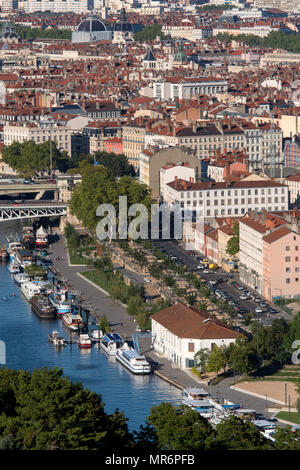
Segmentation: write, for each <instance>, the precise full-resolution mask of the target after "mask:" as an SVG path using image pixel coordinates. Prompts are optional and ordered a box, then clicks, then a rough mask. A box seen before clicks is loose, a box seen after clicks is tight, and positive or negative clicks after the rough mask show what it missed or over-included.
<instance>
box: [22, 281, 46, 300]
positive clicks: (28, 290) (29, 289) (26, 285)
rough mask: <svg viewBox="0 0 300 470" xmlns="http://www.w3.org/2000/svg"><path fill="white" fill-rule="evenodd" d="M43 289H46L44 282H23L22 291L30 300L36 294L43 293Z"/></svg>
mask: <svg viewBox="0 0 300 470" xmlns="http://www.w3.org/2000/svg"><path fill="white" fill-rule="evenodd" d="M42 291H45V283H44V282H39V281H29V282H23V284H21V292H22V294H23V295H24V297H25V298H26V299H27V300H28V301H29V300H30V299H31V298H32V297H33V296H34V295H39V294H41V292H42Z"/></svg>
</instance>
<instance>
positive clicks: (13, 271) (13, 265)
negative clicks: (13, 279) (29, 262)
mask: <svg viewBox="0 0 300 470" xmlns="http://www.w3.org/2000/svg"><path fill="white" fill-rule="evenodd" d="M8 270H9V272H10V274H17V273H19V272H20V265H19V263H16V262H15V261H12V263H10V265H9V266H8Z"/></svg>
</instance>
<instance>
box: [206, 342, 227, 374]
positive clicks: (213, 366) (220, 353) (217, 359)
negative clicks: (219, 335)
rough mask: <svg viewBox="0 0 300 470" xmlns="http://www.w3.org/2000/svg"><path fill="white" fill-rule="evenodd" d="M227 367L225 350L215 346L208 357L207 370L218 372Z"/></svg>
mask: <svg viewBox="0 0 300 470" xmlns="http://www.w3.org/2000/svg"><path fill="white" fill-rule="evenodd" d="M225 367H226V357H225V353H224V350H223V349H222V348H220V347H219V346H215V347H214V348H213V350H212V351H211V353H210V355H209V357H208V361H207V370H208V372H216V373H217V374H218V373H219V371H220V370H221V369H225Z"/></svg>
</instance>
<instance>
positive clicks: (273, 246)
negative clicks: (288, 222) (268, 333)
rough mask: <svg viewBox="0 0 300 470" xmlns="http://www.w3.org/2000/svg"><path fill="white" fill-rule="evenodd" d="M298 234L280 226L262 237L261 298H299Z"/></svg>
mask: <svg viewBox="0 0 300 470" xmlns="http://www.w3.org/2000/svg"><path fill="white" fill-rule="evenodd" d="M299 253H300V234H299V233H298V232H295V231H293V230H292V229H291V228H289V227H287V226H282V227H279V228H277V229H276V230H274V231H272V232H271V233H269V234H267V235H265V236H264V237H263V292H262V293H263V296H264V297H265V298H266V299H267V300H272V299H274V297H275V298H276V297H277V298H278V297H288V298H293V297H297V298H299V297H300V287H299V286H300V261H299V260H300V255H299Z"/></svg>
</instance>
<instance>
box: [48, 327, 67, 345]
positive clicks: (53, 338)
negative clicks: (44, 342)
mask: <svg viewBox="0 0 300 470" xmlns="http://www.w3.org/2000/svg"><path fill="white" fill-rule="evenodd" d="M48 338H49V341H50V343H52V344H53V345H54V346H59V347H61V346H65V345H66V344H67V342H66V340H65V339H64V338H63V337H62V336H60V335H59V333H58V331H56V330H53V331H52V332H51V333H50V334H49V335H48Z"/></svg>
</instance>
